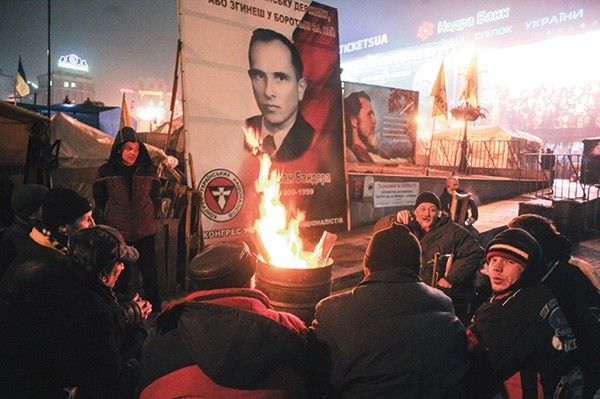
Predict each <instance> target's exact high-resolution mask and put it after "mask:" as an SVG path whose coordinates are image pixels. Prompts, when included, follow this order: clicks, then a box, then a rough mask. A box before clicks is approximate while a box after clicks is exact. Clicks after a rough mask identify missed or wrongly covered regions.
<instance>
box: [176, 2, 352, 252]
mask: <svg viewBox="0 0 600 399" xmlns="http://www.w3.org/2000/svg"><path fill="white" fill-rule="evenodd" d="M179 14H180V21H179V25H180V32H181V33H180V37H181V41H182V54H181V65H182V68H181V69H182V74H181V79H182V87H183V101H184V104H183V110H184V121H185V134H186V136H185V139H186V147H187V148H186V151H187V152H188V153H189V154H190V155H191V159H192V160H193V165H189V166H190V168H191V169H192V170H191V171H192V173H191V174H190V175H191V176H195V177H196V179H197V181H195V182H190V183H192V184H195V188H197V189H198V190H199V191H200V193H201V197H202V206H201V211H202V229H203V239H204V241H205V243H206V244H210V243H214V242H218V241H223V240H243V241H246V242H248V243H249V244H251V243H252V241H253V235H254V231H255V230H254V229H255V224H256V221H257V220H258V219H259V218H260V217H261V216H262V213H261V212H262V210H261V201H262V199H263V198H264V195H263V189H264V187H261V186H260V184H259V182H258V178H259V171H260V169H261V161H262V160H263V155H264V154H269V158H270V162H271V166H270V170H271V171H275V172H276V176H277V178H276V179H277V182H278V183H279V191H280V192H279V197H278V199H279V200H280V201H281V204H282V205H283V206H284V207H285V209H286V210H287V212H289V213H290V215H291V216H299V217H300V218H301V221H300V224H299V228H300V233H301V235H302V236H303V237H306V238H307V239H308V238H310V239H312V240H314V241H318V239H319V237H320V235H321V234H322V233H323V231H340V230H345V229H346V228H347V216H346V213H347V212H346V204H347V199H346V188H345V187H346V185H345V174H344V144H343V131H342V124H343V123H342V109H341V105H342V94H341V80H340V66H339V62H340V60H339V37H338V15H337V10H336V9H335V8H332V7H329V6H326V5H323V4H320V3H316V2H307V1H287V0H271V1H265V0H242V1H228V0H179ZM300 75H301V76H300ZM263 167H264V166H263Z"/></svg>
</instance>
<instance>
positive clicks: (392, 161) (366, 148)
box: [344, 82, 419, 173]
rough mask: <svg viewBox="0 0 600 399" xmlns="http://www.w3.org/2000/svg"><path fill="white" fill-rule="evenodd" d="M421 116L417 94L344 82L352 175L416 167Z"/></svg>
mask: <svg viewBox="0 0 600 399" xmlns="http://www.w3.org/2000/svg"><path fill="white" fill-rule="evenodd" d="M418 112H419V92H417V91H411V90H403V89H397V88H393V87H383V86H373V85H367V84H362V83H350V82H344V129H345V134H346V160H347V168H348V171H349V172H365V171H371V170H372V168H373V166H378V165H379V166H385V167H386V172H387V173H389V172H390V171H391V172H392V173H393V170H394V168H395V167H401V166H402V165H407V164H414V156H415V146H416V142H417V116H418ZM396 170H397V171H398V173H400V170H401V168H400V169H396Z"/></svg>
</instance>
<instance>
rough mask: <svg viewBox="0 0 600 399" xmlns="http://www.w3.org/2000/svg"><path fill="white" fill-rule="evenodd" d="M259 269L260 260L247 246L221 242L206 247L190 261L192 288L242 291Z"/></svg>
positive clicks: (240, 243)
mask: <svg viewBox="0 0 600 399" xmlns="http://www.w3.org/2000/svg"><path fill="white" fill-rule="evenodd" d="M256 266H257V257H256V255H255V254H253V253H252V252H251V251H250V248H249V247H248V245H247V244H246V243H245V242H243V241H224V242H218V243H216V244H213V245H210V246H208V247H206V249H204V250H203V251H202V252H200V253H198V254H197V255H196V256H195V257H194V258H193V259H192V260H191V261H190V264H189V268H188V275H189V279H190V280H189V281H190V288H191V289H192V290H212V289H217V288H242V287H245V286H246V285H247V284H248V282H250V280H251V279H252V276H254V273H255V272H256Z"/></svg>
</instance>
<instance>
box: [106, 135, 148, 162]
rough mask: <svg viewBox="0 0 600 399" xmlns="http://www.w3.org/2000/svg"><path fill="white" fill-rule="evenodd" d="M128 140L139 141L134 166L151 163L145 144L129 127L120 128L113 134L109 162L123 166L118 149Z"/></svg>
mask: <svg viewBox="0 0 600 399" xmlns="http://www.w3.org/2000/svg"><path fill="white" fill-rule="evenodd" d="M128 141H132V142H134V143H140V153H139V155H138V158H137V160H136V161H135V164H134V166H138V165H151V164H152V160H151V158H150V154H148V149H147V148H146V145H145V144H144V143H143V142H142V141H141V140H140V138H139V136H138V134H137V133H136V131H135V130H133V129H132V128H130V127H124V128H122V129H121V130H119V132H118V133H117V135H116V136H115V141H114V143H113V145H112V147H111V149H110V158H109V162H110V163H113V164H115V165H118V166H123V162H122V160H121V154H119V150H120V149H121V147H122V146H123V144H125V143H126V142H128Z"/></svg>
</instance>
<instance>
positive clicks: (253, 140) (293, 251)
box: [243, 128, 337, 268]
mask: <svg viewBox="0 0 600 399" xmlns="http://www.w3.org/2000/svg"><path fill="white" fill-rule="evenodd" d="M243 129H244V134H245V137H246V144H247V145H248V146H249V147H250V149H251V150H252V153H253V154H254V155H258V156H259V160H260V170H259V174H258V179H257V181H256V183H255V184H256V191H257V193H259V194H260V193H262V198H261V201H260V209H259V210H260V217H259V219H257V220H256V222H255V224H254V228H255V231H256V236H257V239H258V244H259V246H260V247H261V248H260V249H261V254H260V255H261V256H262V257H263V259H264V260H265V261H266V262H267V263H269V264H271V265H273V266H277V267H284V268H311V267H320V266H324V265H325V263H326V261H327V260H328V257H329V252H330V251H331V248H332V247H333V244H334V243H335V239H336V238H337V236H336V235H334V234H330V233H327V232H324V235H323V237H322V238H321V242H319V244H318V245H317V247H316V248H315V251H314V252H313V253H312V254H311V253H310V252H305V251H304V250H303V242H302V239H301V238H300V223H301V222H302V221H303V220H304V212H301V211H294V212H288V210H287V209H286V208H285V207H284V206H283V204H282V203H281V201H280V196H281V189H280V186H281V185H280V178H281V173H280V172H278V171H277V170H271V166H272V163H271V158H270V157H269V155H267V154H266V153H264V152H262V149H261V144H262V143H261V140H260V138H259V135H258V132H256V131H254V129H252V128H243ZM324 255H325V256H324Z"/></svg>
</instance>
